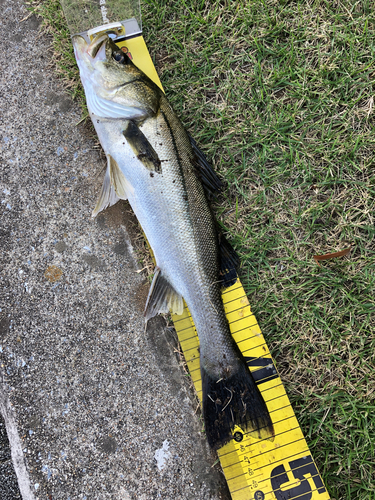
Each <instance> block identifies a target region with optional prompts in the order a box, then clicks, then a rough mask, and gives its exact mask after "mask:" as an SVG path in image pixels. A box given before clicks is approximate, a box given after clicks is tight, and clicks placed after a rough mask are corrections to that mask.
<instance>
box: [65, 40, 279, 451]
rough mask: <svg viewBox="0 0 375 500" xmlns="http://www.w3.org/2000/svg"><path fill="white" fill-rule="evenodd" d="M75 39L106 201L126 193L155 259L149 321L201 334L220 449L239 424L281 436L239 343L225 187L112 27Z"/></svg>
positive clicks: (210, 436)
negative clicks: (230, 311)
mask: <svg viewBox="0 0 375 500" xmlns="http://www.w3.org/2000/svg"><path fill="white" fill-rule="evenodd" d="M73 46H74V52H75V57H76V60H77V64H78V67H79V70H80V77H81V81H82V83H83V87H84V90H85V95H86V101H87V107H88V110H89V114H90V117H91V119H92V122H93V124H94V127H95V130H96V132H97V135H98V138H99V141H100V143H101V145H102V147H103V150H104V152H105V154H106V157H107V170H106V173H105V176H104V181H103V185H102V189H101V192H100V195H99V199H98V202H97V205H96V207H95V209H94V211H93V216H96V215H97V214H98V213H99V212H100V211H101V210H103V209H105V208H106V207H108V206H111V205H113V204H114V203H116V202H117V201H118V200H119V199H122V200H125V199H127V200H128V201H129V203H130V205H131V207H132V209H133V211H134V213H135V215H136V217H137V219H138V221H139V223H140V225H141V227H142V229H143V232H144V233H145V235H146V238H147V240H148V242H149V244H150V246H151V249H152V252H153V254H154V258H155V263H156V267H155V273H154V277H153V281H152V284H151V287H150V291H149V294H148V298H147V302H146V306H145V312H144V314H145V320H146V322H147V321H148V320H149V319H151V318H152V317H153V316H155V315H157V314H159V313H168V312H171V313H174V314H177V315H179V314H182V311H183V308H184V301H185V302H186V305H187V306H188V308H189V311H190V314H191V316H192V319H193V321H194V325H195V328H196V331H197V334H198V338H199V357H200V368H201V378H202V409H203V419H204V425H205V433H206V437H207V440H208V443H209V445H210V446H211V448H213V449H216V450H217V449H218V448H220V447H221V446H223V445H224V444H226V443H228V442H229V441H230V440H231V439H233V432H234V429H235V427H236V426H239V427H240V428H241V429H242V430H243V431H244V432H247V433H249V434H250V435H251V436H253V437H255V438H256V439H271V440H272V439H273V436H274V428H273V424H272V420H271V417H270V414H269V412H268V409H267V406H266V403H265V401H264V400H263V398H262V396H261V393H260V391H259V389H258V387H257V385H256V383H255V381H254V379H253V377H252V375H251V372H250V371H249V368H248V366H247V365H246V362H245V359H244V357H243V355H242V354H241V352H240V350H239V348H238V346H237V344H236V343H235V341H234V339H233V337H232V335H231V332H230V329H229V325H228V321H227V318H226V315H225V311H224V305H223V301H222V296H221V294H222V289H223V287H227V286H230V285H232V284H233V283H235V282H236V280H237V271H236V267H237V265H238V257H237V254H236V253H235V251H234V250H233V248H232V247H231V245H230V244H229V243H228V242H227V240H226V239H225V238H224V237H223V236H222V235H221V234H220V233H219V231H218V229H217V223H216V221H215V219H214V216H213V214H212V211H211V208H210V204H209V198H210V197H212V196H215V195H216V193H217V191H219V190H220V188H221V187H222V182H221V181H220V179H219V177H218V176H217V174H216V173H215V172H214V171H213V169H212V167H211V166H210V165H209V163H208V161H207V159H206V157H205V156H204V154H203V153H202V152H201V150H200V149H199V148H198V146H197V144H196V142H195V141H194V140H193V139H192V138H191V137H190V136H189V134H188V133H187V132H186V130H185V128H184V126H183V125H182V123H181V121H180V119H179V118H178V116H177V115H176V113H175V112H174V110H173V109H172V107H171V105H170V104H169V102H168V100H167V98H166V96H165V94H164V93H163V92H162V90H161V89H160V88H159V87H158V86H157V85H156V84H155V83H154V82H153V81H152V80H150V79H149V78H148V77H147V76H146V75H145V74H144V73H143V72H142V71H141V70H140V69H139V68H138V67H137V66H136V65H135V64H134V63H133V62H132V61H131V60H130V59H129V57H128V56H127V55H126V54H125V53H124V52H122V51H121V49H120V48H119V47H118V46H117V45H116V44H115V43H114V42H113V40H112V39H111V38H110V37H109V36H108V35H106V34H102V35H99V36H97V37H96V38H94V39H93V40H92V41H91V42H90V43H87V42H86V40H85V39H84V38H83V37H81V36H79V35H77V36H74V37H73Z"/></svg>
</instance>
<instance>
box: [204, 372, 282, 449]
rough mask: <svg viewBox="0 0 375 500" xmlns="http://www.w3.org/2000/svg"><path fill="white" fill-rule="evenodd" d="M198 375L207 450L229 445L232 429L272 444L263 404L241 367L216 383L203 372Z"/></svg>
mask: <svg viewBox="0 0 375 500" xmlns="http://www.w3.org/2000/svg"><path fill="white" fill-rule="evenodd" d="M201 372H202V388H203V416H204V422H205V430H206V436H207V440H208V443H209V445H210V447H211V448H213V449H216V450H217V449H219V448H221V447H222V446H224V445H225V444H227V443H228V442H229V441H231V440H232V439H233V437H234V428H235V427H236V426H238V427H240V428H241V429H242V430H243V431H244V432H246V433H248V434H249V435H250V436H251V437H253V438H255V439H259V440H269V441H271V442H272V441H273V440H274V437H275V432H274V427H273V424H272V420H271V417H270V414H269V412H268V409H267V406H266V403H265V402H264V400H263V397H262V395H261V394H260V391H259V389H258V387H257V386H256V384H255V382H254V379H253V377H252V375H251V373H250V371H249V369H248V368H247V366H246V365H245V364H244V365H243V367H241V369H240V370H239V371H238V372H236V373H235V374H233V375H231V376H230V377H229V378H227V379H224V378H223V379H221V380H219V381H217V380H216V378H217V377H216V378H212V377H210V375H209V374H208V373H207V371H206V370H204V369H203V368H201Z"/></svg>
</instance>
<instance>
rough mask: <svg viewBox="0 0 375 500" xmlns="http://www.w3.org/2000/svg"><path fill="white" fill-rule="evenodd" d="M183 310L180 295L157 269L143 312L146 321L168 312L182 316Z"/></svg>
mask: <svg viewBox="0 0 375 500" xmlns="http://www.w3.org/2000/svg"><path fill="white" fill-rule="evenodd" d="M183 309H184V303H183V300H182V297H181V295H179V294H178V293H177V292H176V291H175V290H174V288H173V287H172V285H170V283H168V281H167V280H166V279H165V278H164V277H163V276H162V275H161V271H160V268H159V267H157V268H156V269H155V274H154V279H153V280H152V283H151V287H150V291H149V293H148V297H147V302H146V307H145V312H144V316H145V318H146V321H148V320H149V319H151V318H153V317H154V316H156V315H157V314H159V313H168V312H169V311H170V312H172V313H174V314H182V311H183Z"/></svg>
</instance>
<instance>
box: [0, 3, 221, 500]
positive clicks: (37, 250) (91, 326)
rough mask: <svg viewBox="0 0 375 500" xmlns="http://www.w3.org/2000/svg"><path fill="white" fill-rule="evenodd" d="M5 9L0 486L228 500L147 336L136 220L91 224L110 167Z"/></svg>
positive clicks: (34, 492)
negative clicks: (0, 481) (6, 481)
mask: <svg viewBox="0 0 375 500" xmlns="http://www.w3.org/2000/svg"><path fill="white" fill-rule="evenodd" d="M1 7H2V11H3V18H2V21H3V22H2V25H1V27H0V30H1V39H2V47H3V48H2V51H1V53H0V64H1V67H2V72H1V76H0V114H1V125H0V148H1V166H0V247H1V254H0V360H1V362H0V412H1V413H2V416H3V418H4V421H5V425H6V428H7V435H8V438H9V443H10V449H11V454H12V455H11V458H12V459H11V460H10V458H9V450H8V451H6V450H7V448H6V438H5V437H4V439H3V443H4V444H3V445H1V444H0V446H2V448H1V449H0V450H2V451H0V457H1V453H3V457H5V458H4V460H3V461H2V462H1V460H0V470H3V474H4V477H7V478H10V479H11V472H8V471H9V470H10V468H11V464H13V465H14V468H15V473H16V475H17V481H18V485H19V488H20V492H21V495H22V498H23V499H46V498H47V499H53V500H55V499H66V500H67V499H71V500H73V499H74V500H75V499H82V500H83V499H123V500H128V499H132V500H133V499H137V500H143V499H144V500H148V499H157V498H164V499H199V500H204V499H207V500H208V499H211V500H214V499H227V498H229V493H228V492H227V489H226V486H225V481H224V479H223V476H222V474H221V473H220V472H219V471H218V470H217V468H215V467H212V465H213V463H214V462H215V459H216V457H215V456H214V455H212V454H211V452H210V451H209V449H208V447H207V444H206V441H205V438H204V436H203V435H202V433H201V423H200V420H199V417H198V416H197V415H196V414H195V413H194V410H195V407H194V400H193V397H192V394H191V392H190V389H189V385H190V384H189V380H188V379H187V377H186V376H184V374H183V371H182V369H181V367H180V366H179V364H178V362H177V360H176V356H175V353H174V343H175V337H174V336H173V334H171V332H169V331H168V330H167V329H166V328H165V324H164V321H163V320H162V319H161V318H154V320H152V322H150V325H149V328H148V330H147V332H144V321H143V317H142V311H143V307H144V300H145V296H146V294H147V289H148V283H147V281H145V278H144V277H142V274H141V273H137V272H136V271H137V266H138V264H137V260H136V255H135V253H134V249H133V244H132V242H131V237H130V236H129V234H130V233H131V232H132V229H131V228H132V227H133V226H132V224H134V220H133V219H132V215H131V214H129V210H130V209H129V207H128V205H126V204H125V203H123V202H121V203H119V204H117V205H116V206H114V207H112V208H111V209H109V210H107V211H106V212H105V213H103V214H101V215H99V216H98V218H97V219H96V220H93V219H92V218H91V211H92V208H93V206H94V203H95V201H96V197H97V195H98V191H99V188H100V184H101V180H102V176H103V174H104V170H103V168H104V166H105V164H104V163H105V162H104V159H103V157H102V156H101V154H100V151H99V150H98V149H97V148H95V141H94V139H93V138H91V137H90V133H89V132H88V131H87V128H85V126H84V125H79V126H77V125H76V124H77V123H78V122H79V121H80V119H81V112H80V109H79V108H78V107H77V106H76V105H75V104H74V103H73V102H72V101H71V100H70V99H69V98H68V97H67V96H66V95H65V94H64V92H63V90H62V88H61V86H60V85H59V83H58V81H57V79H56V78H55V76H54V75H53V73H52V71H51V70H50V69H49V67H48V64H49V60H50V58H51V50H50V45H49V41H48V40H47V39H46V38H45V37H44V36H40V35H39V32H38V25H39V22H38V20H37V19H36V18H35V17H34V16H31V17H30V18H29V19H28V20H27V21H24V22H23V23H20V20H21V19H23V18H24V17H25V16H27V14H28V12H27V11H26V9H25V7H24V6H23V5H22V3H20V2H18V1H14V2H6V1H4V0H3V1H1ZM0 430H1V424H0ZM0 443H1V440H0ZM2 464H6V465H4V467H2ZM4 471H5V472H4ZM16 487H17V485H16V484H15V483H14V482H13V483H12V487H11V488H13V489H11V490H9V491H10V493H9V494H10V495H11V496H10V497H9V498H13V499H16V498H19V497H17V496H16V495H18V493H17V489H16ZM12 495H13V496H12ZM1 498H4V499H5V498H8V497H5V496H4V497H1Z"/></svg>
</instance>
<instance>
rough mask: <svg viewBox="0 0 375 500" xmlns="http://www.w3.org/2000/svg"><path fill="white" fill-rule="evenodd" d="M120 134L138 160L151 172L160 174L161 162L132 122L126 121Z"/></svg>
mask: <svg viewBox="0 0 375 500" xmlns="http://www.w3.org/2000/svg"><path fill="white" fill-rule="evenodd" d="M122 133H123V134H124V137H125V139H126V140H127V141H128V143H129V145H130V147H131V148H132V150H133V151H134V154H135V155H136V156H137V158H138V160H139V161H141V162H142V163H143V165H144V166H145V167H146V168H147V169H148V170H150V171H151V172H157V173H158V174H160V173H161V162H160V159H159V156H158V154H157V152H156V151H155V149H154V148H153V147H152V146H151V144H150V143H149V142H148V140H147V137H146V136H145V135H144V133H143V132H142V131H141V130H140V129H139V128H138V126H137V125H136V124H135V123H134V122H132V121H128V123H127V125H126V128H125V129H124V131H123V132H122Z"/></svg>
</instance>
